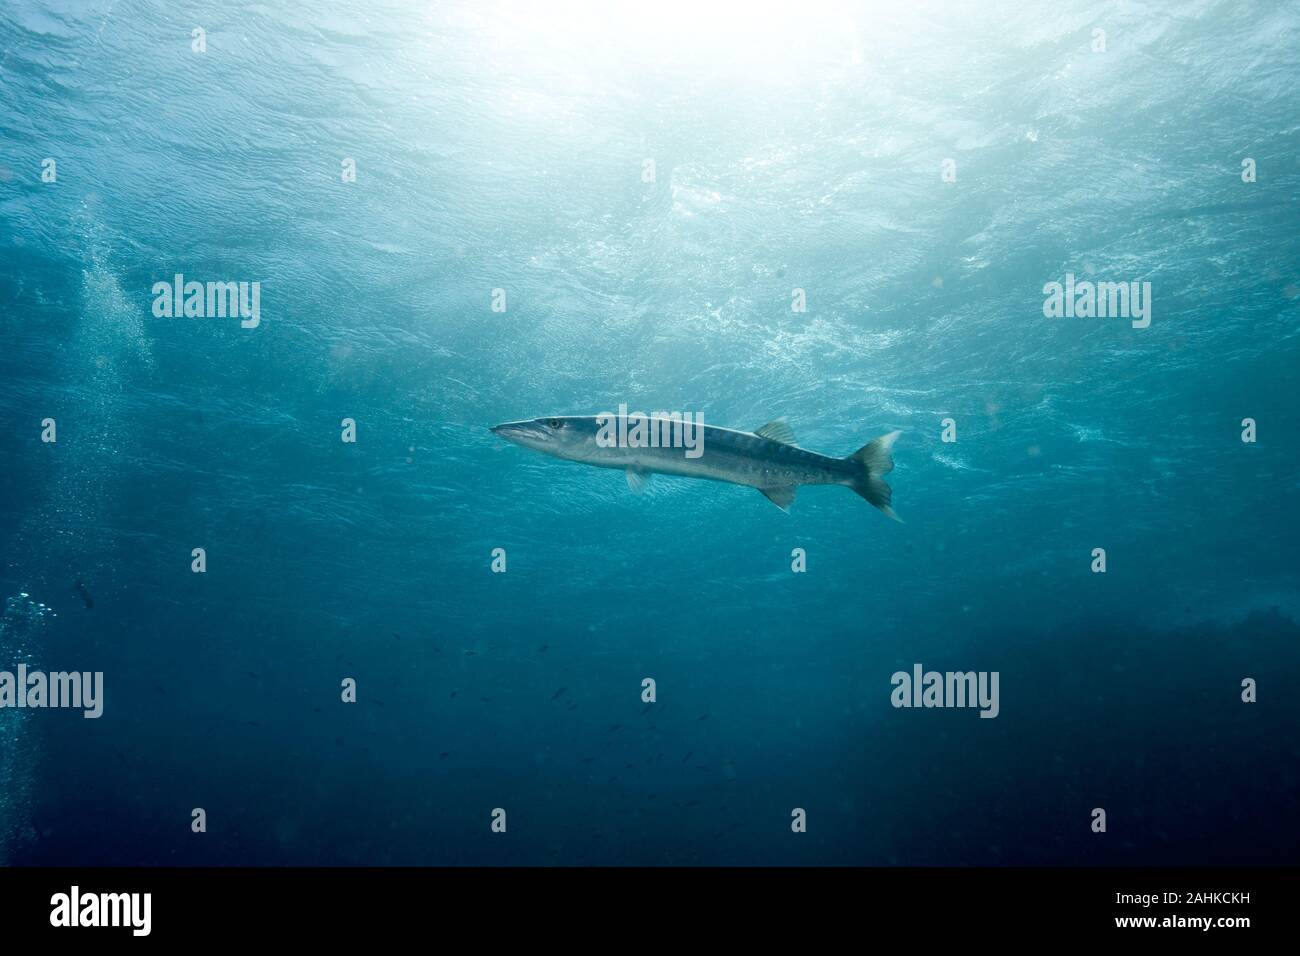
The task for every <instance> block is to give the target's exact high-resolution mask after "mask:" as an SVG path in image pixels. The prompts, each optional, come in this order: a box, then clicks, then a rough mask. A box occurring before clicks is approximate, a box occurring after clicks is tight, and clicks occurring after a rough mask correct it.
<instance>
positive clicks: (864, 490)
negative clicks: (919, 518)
mask: <svg viewBox="0 0 1300 956" xmlns="http://www.w3.org/2000/svg"><path fill="white" fill-rule="evenodd" d="M901 434H903V433H902V432H901V431H894V432H890V433H889V434H888V435H881V436H880V437H879V438H877V439H875V440H874V441H871V442H868V443H867V444H865V445H863V446H862V447H861V448H859V449H858V450H857V451H855V452H854V453H853V454H851V455H849V456H848V457H847V458H845V459H844V460H845V461H850V462H853V463H855V464H857V465H860V466H861V467H860V468H859V469H858V471H857V473H856V474H855V475H854V476H853V478H852V479H851V480H850V482H849V487H850V488H852V489H853V490H854V491H856V492H857V493H858V494H860V495H861V496H862V497H863V498H866V499H867V501H869V502H871V503H872V504H873V505H875V506H876V507H877V508H879V509H880V510H881V511H883V512H884V513H885V514H887V515H888V516H889V517H891V518H893V519H894V520H895V521H898V522H901V521H902V520H903V519H902V518H900V517H898V515H896V514H894V509H893V508H891V507H890V501H891V500H892V499H893V495H894V493H893V490H892V489H891V488H890V487H889V485H887V484H885V479H884V478H883V477H881V476H882V475H887V474H889V472H891V471H893V470H894V456H893V455H892V454H890V449H891V448H893V447H894V442H896V441H897V440H898V436H899V435H901Z"/></svg>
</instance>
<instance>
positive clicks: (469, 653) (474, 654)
mask: <svg viewBox="0 0 1300 956" xmlns="http://www.w3.org/2000/svg"><path fill="white" fill-rule="evenodd" d="M461 653H462V654H464V655H465V656H466V657H478V651H462V652H461Z"/></svg>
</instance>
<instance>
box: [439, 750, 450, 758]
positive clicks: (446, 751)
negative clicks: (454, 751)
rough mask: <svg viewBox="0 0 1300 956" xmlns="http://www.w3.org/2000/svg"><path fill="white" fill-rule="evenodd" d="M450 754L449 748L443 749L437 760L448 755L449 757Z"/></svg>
mask: <svg viewBox="0 0 1300 956" xmlns="http://www.w3.org/2000/svg"><path fill="white" fill-rule="evenodd" d="M450 756H451V751H450V750H444V751H443V752H442V753H440V754H438V759H439V760H446V759H447V758H448V757H450Z"/></svg>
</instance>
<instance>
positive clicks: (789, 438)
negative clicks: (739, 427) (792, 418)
mask: <svg viewBox="0 0 1300 956" xmlns="http://www.w3.org/2000/svg"><path fill="white" fill-rule="evenodd" d="M754 434H755V435H757V436H758V437H759V438H766V439H768V440H769V441H779V442H782V443H784V444H786V445H793V444H794V429H793V428H791V427H790V426H789V425H787V424H786V423H785V422H783V421H782V420H781V419H779V418H778V419H777V420H776V421H774V422H768V423H767V424H766V425H764V426H763V427H762V428H760V429H758V430H757V431H756V432H754Z"/></svg>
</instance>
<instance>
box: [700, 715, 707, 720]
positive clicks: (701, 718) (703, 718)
mask: <svg viewBox="0 0 1300 956" xmlns="http://www.w3.org/2000/svg"><path fill="white" fill-rule="evenodd" d="M699 719H700V720H708V719H709V715H708V714H700V717H699Z"/></svg>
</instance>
